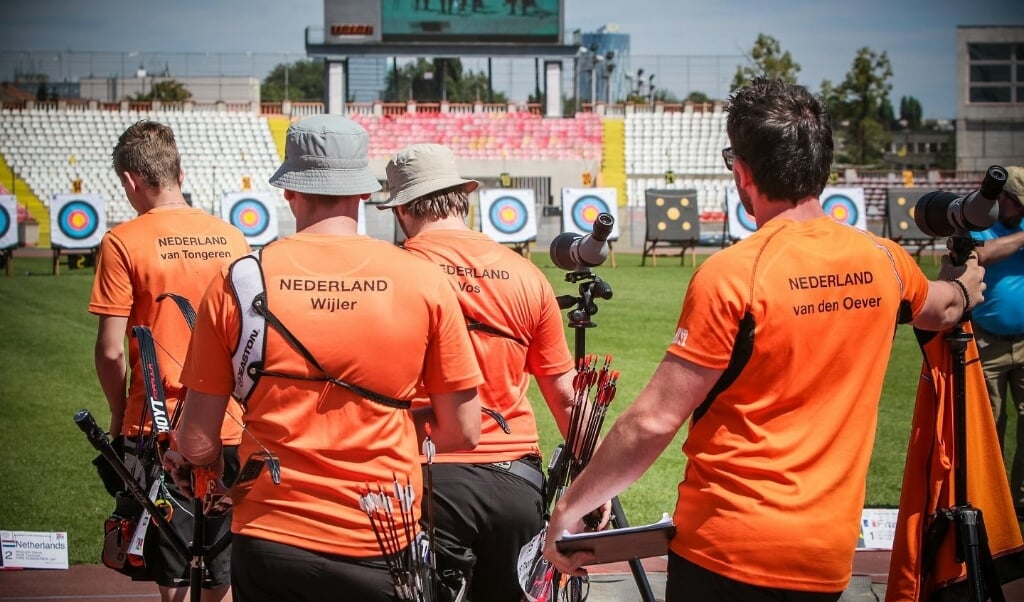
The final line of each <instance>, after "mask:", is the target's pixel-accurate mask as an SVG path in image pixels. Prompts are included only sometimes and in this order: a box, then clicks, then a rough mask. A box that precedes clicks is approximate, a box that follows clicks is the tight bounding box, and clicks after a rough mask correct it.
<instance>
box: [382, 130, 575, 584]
mask: <svg viewBox="0 0 1024 602" xmlns="http://www.w3.org/2000/svg"><path fill="white" fill-rule="evenodd" d="M387 176H388V189H389V192H390V198H389V199H388V200H387V202H385V203H383V204H381V205H380V206H379V208H380V209H393V210H394V213H395V219H396V220H397V221H398V224H399V226H400V227H401V228H402V231H403V232H405V235H406V236H407V240H406V241H405V247H406V248H407V249H409V251H411V252H412V253H413V254H415V255H419V256H421V257H424V258H426V259H428V260H430V261H432V262H433V263H434V264H436V265H437V266H439V267H440V268H441V270H440V271H441V272H442V273H444V274H446V275H447V276H448V278H449V280H450V281H451V285H452V288H453V289H455V290H456V291H457V293H458V297H459V304H460V305H461V306H462V313H463V315H464V316H465V319H466V324H467V325H468V329H469V330H470V331H471V333H472V340H473V347H474V349H475V350H476V356H477V359H478V360H479V362H480V367H481V369H482V370H483V373H484V379H485V381H486V382H485V384H483V385H482V386H481V387H480V388H479V392H480V405H481V409H482V411H483V412H484V413H485V414H486V416H484V418H483V422H482V423H481V432H480V443H479V444H478V445H477V447H476V448H475V449H473V450H471V451H461V452H454V453H447V454H438V455H437V457H435V458H434V464H433V466H432V468H431V469H432V471H433V476H432V482H433V491H432V492H427V493H428V495H429V494H432V495H433V497H434V499H433V509H434V512H435V515H434V517H433V519H434V520H433V524H434V529H435V530H436V533H437V541H438V564H439V569H440V570H441V571H442V574H445V573H446V572H448V576H452V573H455V572H456V571H461V572H462V573H463V575H467V576H468V575H470V574H471V578H470V590H469V599H470V600H475V601H480V600H486V601H488V602H492V601H498V602H501V601H508V602H517V601H518V600H520V598H521V597H522V591H521V590H520V586H519V582H518V579H517V577H516V561H517V559H518V556H519V551H520V549H521V548H522V546H523V545H524V544H526V543H527V542H528V541H529V540H530V539H531V538H532V537H533V536H535V535H536V534H537V533H538V532H540V530H541V529H542V528H543V526H544V511H545V508H544V503H543V487H544V475H543V472H542V470H541V452H540V448H539V446H538V435H537V425H536V421H535V417H534V414H533V409H532V407H531V405H530V401H529V400H528V399H527V397H526V391H527V388H528V386H529V384H530V375H531V374H533V375H534V377H535V378H536V379H537V384H538V385H539V387H540V391H541V393H542V395H543V396H544V400H545V401H546V402H547V405H548V407H549V408H550V410H551V413H552V415H553V416H554V418H555V421H556V422H557V423H558V426H559V429H560V430H561V431H562V433H563V435H564V434H565V433H566V431H567V430H568V425H569V412H570V408H571V405H572V400H573V388H572V379H573V375H574V374H575V373H574V371H573V356H572V354H571V353H570V351H569V347H568V345H567V344H566V341H565V335H564V333H563V329H562V321H561V315H560V314H559V309H558V303H557V301H556V299H555V294H554V291H553V290H552V289H551V285H550V284H549V283H548V281H547V279H546V278H545V277H544V275H543V274H542V273H541V271H540V270H539V269H537V267H536V266H534V265H533V263H531V262H530V261H529V260H527V259H525V258H523V257H521V256H520V255H518V254H517V253H515V252H514V251H512V250H511V249H509V248H508V247H505V246H504V245H501V244H499V243H497V242H495V241H494V240H492V239H491V238H489V237H488V236H487V235H485V234H483V233H481V232H477V231H474V230H470V229H469V227H468V226H467V225H466V221H465V219H466V216H467V214H468V213H469V194H470V193H471V192H473V191H474V190H476V188H477V186H478V185H479V183H478V182H476V181H475V180H468V179H464V178H462V177H460V176H459V173H458V170H457V168H456V164H455V157H454V156H453V154H452V152H451V150H449V149H448V148H447V147H445V146H441V145H438V144H415V145H412V146H409V147H407V148H405V149H403V150H400V151H399V152H398V153H397V154H396V155H395V156H394V157H393V158H392V159H391V161H390V162H389V163H388V165H387ZM456 579H457V575H456Z"/></svg>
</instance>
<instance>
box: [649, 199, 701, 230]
mask: <svg viewBox="0 0 1024 602" xmlns="http://www.w3.org/2000/svg"><path fill="white" fill-rule="evenodd" d="M644 198H645V201H646V202H645V216H646V219H647V240H654V241H663V242H683V241H690V240H696V239H698V238H699V237H700V215H699V214H698V212H697V191H696V190H692V189H686V190H683V189H680V190H656V189H649V190H646V191H644Z"/></svg>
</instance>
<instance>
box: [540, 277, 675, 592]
mask: <svg viewBox="0 0 1024 602" xmlns="http://www.w3.org/2000/svg"><path fill="white" fill-rule="evenodd" d="M565 279H566V281H567V282H570V283H572V284H576V283H579V291H580V295H579V297H574V296H572V295H560V296H559V297H558V307H560V308H561V309H569V308H572V307H575V309H573V310H572V311H570V312H569V313H568V317H569V322H568V325H569V328H572V329H573V330H574V331H575V351H574V355H575V359H576V365H577V366H578V365H580V360H582V359H583V358H584V357H585V356H586V348H587V344H586V333H587V329H588V328H594V327H595V326H597V324H595V323H594V322H593V321H592V320H591V319H590V317H591V316H592V315H594V314H596V313H597V309H598V308H597V304H596V302H595V300H596V299H611V298H612V288H611V286H610V285H609V284H608V283H607V282H604V281H602V280H601V279H600V278H598V277H597V275H596V274H594V273H593V272H591V271H590V270H589V269H577V270H575V271H572V272H569V273H567V274H566V275H565ZM563 453H570V452H569V450H563ZM611 504H612V518H611V523H612V526H613V527H615V528H621V527H628V526H629V522H628V521H627V520H626V513H625V512H624V511H623V509H622V504H621V503H620V502H619V498H618V497H613V498H612V500H611ZM629 570H630V571H631V572H632V573H633V579H634V580H635V581H636V586H637V589H639V590H640V597H641V599H642V600H643V601H644V602H654V600H655V598H654V592H653V591H652V590H651V584H650V582H649V581H648V580H647V573H646V572H644V567H643V565H642V564H640V561H639V560H636V559H633V560H630V561H629Z"/></svg>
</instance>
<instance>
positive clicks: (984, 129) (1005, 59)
mask: <svg viewBox="0 0 1024 602" xmlns="http://www.w3.org/2000/svg"><path fill="white" fill-rule="evenodd" d="M956 33H957V87H958V91H957V126H956V148H957V152H956V154H957V169H958V170H960V171H984V170H986V169H988V167H989V166H991V165H1004V166H1005V165H1021V164H1024V26H980V27H979V26H960V27H957V32H956Z"/></svg>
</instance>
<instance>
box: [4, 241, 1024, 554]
mask: <svg viewBox="0 0 1024 602" xmlns="http://www.w3.org/2000/svg"><path fill="white" fill-rule="evenodd" d="M534 259H535V261H536V262H537V263H538V265H540V266H541V267H542V269H543V270H544V271H545V273H546V274H547V275H548V277H549V279H550V280H551V282H552V284H553V286H554V288H555V292H556V294H558V295H566V294H569V295H574V296H575V295H579V290H578V285H575V284H571V283H568V282H566V281H565V278H564V276H565V273H564V272H562V271H561V270H558V269H556V268H555V267H553V266H552V264H551V262H550V259H549V258H548V257H547V255H546V253H545V254H541V253H535V254H534ZM616 259H617V267H615V268H611V267H610V265H608V264H606V265H604V266H601V267H600V268H597V269H596V270H595V273H596V274H597V275H598V276H599V277H600V278H601V279H602V280H604V281H605V282H606V283H608V284H609V285H610V286H611V288H612V291H613V296H612V298H611V299H608V300H598V301H597V305H598V308H599V312H598V313H597V314H595V315H594V316H593V318H592V319H593V321H594V322H595V323H596V324H597V326H596V327H595V328H590V329H586V334H585V340H586V351H588V352H594V353H598V354H600V355H605V354H611V355H612V356H613V357H614V364H613V366H614V367H615V368H616V369H618V370H620V371H621V373H622V375H621V378H620V380H619V392H618V395H617V397H616V399H615V401H614V402H613V403H612V406H611V408H610V412H609V416H608V419H607V420H606V422H605V430H607V428H608V427H609V426H610V425H611V423H612V421H613V420H614V419H615V417H616V416H617V415H618V414H619V412H620V411H621V410H622V409H623V408H624V407H626V406H627V405H628V404H629V403H630V401H631V400H632V399H633V398H634V397H635V396H636V394H637V393H638V392H639V391H640V389H641V388H642V387H643V385H644V384H645V383H646V382H647V379H648V378H649V377H650V375H651V373H652V372H653V371H654V368H655V366H656V365H657V363H658V361H659V360H660V359H661V357H662V356H663V354H664V351H665V349H666V347H667V346H668V343H669V341H670V339H671V337H672V334H673V332H674V331H675V322H676V319H677V317H678V313H679V308H680V304H681V301H682V297H683V293H684V292H685V290H686V286H687V283H688V282H689V279H690V276H691V275H692V274H693V268H691V267H689V266H682V267H680V266H679V264H678V262H675V261H669V260H665V261H663V262H662V263H661V265H659V266H658V267H656V268H654V267H650V266H648V267H643V268H641V267H639V266H640V257H639V255H628V254H623V253H618V254H617V258H616ZM923 267H924V268H925V270H926V272H929V273H930V274H932V275H934V272H935V271H936V270H937V266H936V265H935V264H934V263H933V262H932V261H931V259H926V260H925V261H924V262H923ZM15 272H16V274H15V276H14V277H10V278H8V277H4V276H0V333H2V334H0V337H2V339H0V340H2V344H0V441H2V442H3V444H2V445H3V453H2V454H0V529H6V530H23V531H67V532H68V534H69V541H70V560H71V562H72V563H73V564H78V563H95V562H98V558H99V550H100V540H101V531H102V523H103V519H104V518H106V516H107V515H108V514H109V512H110V510H111V509H112V503H111V500H110V498H109V497H108V496H107V494H106V493H105V492H104V490H103V488H102V486H101V484H100V481H99V479H98V478H97V477H96V473H95V469H94V468H93V467H92V465H91V460H92V458H93V457H94V456H95V455H96V453H95V451H94V450H93V449H92V447H91V446H90V445H89V443H88V442H87V441H86V439H85V436H84V435H83V434H82V433H81V431H80V430H78V428H77V427H76V426H75V424H74V422H73V420H72V417H73V416H74V414H75V412H77V411H78V410H80V409H82V408H88V409H89V410H91V411H92V413H93V414H94V416H95V417H96V419H97V421H99V423H100V425H101V426H105V425H106V424H108V420H109V416H108V412H107V409H106V402H105V401H104V399H103V395H102V393H101V391H100V388H99V384H98V383H97V381H96V375H95V372H94V369H93V359H92V358H93V353H92V349H93V342H94V340H95V332H96V318H95V317H94V316H92V315H90V314H89V313H88V312H87V311H86V305H87V302H88V297H89V289H90V286H91V283H92V278H93V272H92V270H91V269H87V270H68V269H66V268H65V269H62V270H61V275H60V276H53V275H51V274H50V265H49V259H45V258H44V259H25V258H18V259H17V260H16V262H15ZM575 336H576V335H575V331H572V332H570V331H569V329H568V328H567V337H568V341H569V345H570V348H573V346H574V340H575ZM864 352H865V353H872V352H873V350H871V349H865V350H864ZM920 365H921V355H920V352H919V350H918V348H917V345H916V343H915V342H914V339H913V333H912V331H911V329H910V328H909V327H902V328H900V329H899V331H898V334H897V336H896V345H895V349H894V352H893V355H892V357H891V360H890V365H889V371H888V376H887V378H886V383H885V389H884V393H883V398H882V403H881V409H880V420H879V428H878V436H877V440H876V443H875V449H874V455H873V459H872V463H871V470H870V474H869V476H868V494H867V500H866V504H867V505H871V506H895V505H897V504H898V503H899V492H900V485H901V480H902V474H903V465H904V459H905V455H906V446H907V438H908V436H909V430H910V420H911V414H912V411H913V405H914V396H915V392H916V387H917V375H918V371H919V369H920ZM532 398H533V399H535V400H539V399H540V396H539V394H538V393H537V390H536V387H535V386H534V388H533V389H532ZM540 405H541V406H542V405H543V404H542V403H541V404H540ZM537 414H538V416H539V420H540V422H541V432H542V448H543V449H544V451H545V453H550V451H551V450H552V449H553V448H554V447H555V445H556V444H557V443H558V437H557V434H556V429H555V428H554V424H553V421H552V420H551V418H550V415H549V414H548V413H547V412H546V410H545V409H543V408H538V412H537ZM682 438H683V433H680V435H679V436H677V438H676V440H675V441H674V442H673V444H672V445H671V446H670V447H669V448H668V449H667V450H666V451H665V453H664V454H663V455H662V457H661V459H660V460H659V461H658V462H656V463H655V465H654V466H653V467H652V469H651V470H649V471H648V472H647V474H646V475H644V477H643V478H642V479H641V480H640V481H639V482H638V483H636V484H635V485H634V486H633V487H631V488H630V489H628V490H627V491H626V492H624V493H623V494H622V495H621V496H620V499H621V501H622V504H623V507H624V509H625V511H626V515H627V518H628V520H629V521H630V522H631V523H633V524H641V523H646V522H652V521H655V520H657V519H659V518H660V517H661V513H662V512H671V511H672V509H673V507H674V502H675V490H676V489H675V488H676V484H677V482H678V481H679V479H680V478H681V475H682V468H683V461H682V454H681V452H680V450H679V448H680V446H681V444H682ZM1007 452H1008V453H1009V452H1010V450H1007Z"/></svg>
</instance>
